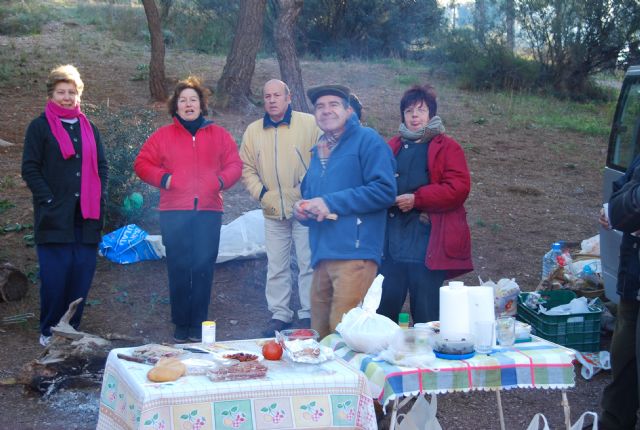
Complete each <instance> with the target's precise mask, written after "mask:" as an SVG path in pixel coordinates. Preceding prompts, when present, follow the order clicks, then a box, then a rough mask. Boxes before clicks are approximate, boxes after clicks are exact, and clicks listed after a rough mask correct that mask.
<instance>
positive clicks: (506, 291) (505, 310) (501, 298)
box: [478, 277, 520, 318]
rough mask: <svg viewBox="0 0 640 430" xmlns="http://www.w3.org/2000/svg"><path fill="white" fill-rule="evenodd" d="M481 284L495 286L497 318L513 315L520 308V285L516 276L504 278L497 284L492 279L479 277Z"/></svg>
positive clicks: (494, 295)
mask: <svg viewBox="0 0 640 430" xmlns="http://www.w3.org/2000/svg"><path fill="white" fill-rule="evenodd" d="M478 280H479V281H480V285H481V286H483V287H493V297H494V308H495V315H496V318H498V317H513V316H515V315H516V312H517V310H518V294H520V286H519V285H518V283H517V282H516V280H515V279H514V278H512V279H508V278H502V279H500V280H499V281H498V283H497V284H496V283H495V282H493V281H492V280H491V279H489V280H488V281H482V278H480V277H478Z"/></svg>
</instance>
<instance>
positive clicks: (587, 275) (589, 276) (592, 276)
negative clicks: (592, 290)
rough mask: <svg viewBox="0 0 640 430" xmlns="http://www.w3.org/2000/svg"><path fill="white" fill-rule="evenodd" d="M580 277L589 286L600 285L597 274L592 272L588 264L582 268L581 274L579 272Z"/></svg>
mask: <svg viewBox="0 0 640 430" xmlns="http://www.w3.org/2000/svg"><path fill="white" fill-rule="evenodd" d="M580 277H581V278H582V279H584V280H585V281H586V282H588V283H589V284H592V285H594V286H597V285H598V284H599V283H600V280H599V278H598V274H597V273H596V272H594V271H593V269H592V268H591V266H590V265H588V264H586V265H585V266H584V267H583V268H582V272H580Z"/></svg>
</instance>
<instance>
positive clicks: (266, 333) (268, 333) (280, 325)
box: [262, 319, 291, 337]
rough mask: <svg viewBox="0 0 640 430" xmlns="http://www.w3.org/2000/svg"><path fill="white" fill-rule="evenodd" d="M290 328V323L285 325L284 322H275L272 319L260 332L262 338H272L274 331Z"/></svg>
mask: <svg viewBox="0 0 640 430" xmlns="http://www.w3.org/2000/svg"><path fill="white" fill-rule="evenodd" d="M290 326H291V323H286V322H284V321H281V320H277V319H272V320H271V321H269V324H268V325H267V327H266V328H265V329H264V330H263V331H262V336H263V337H274V336H275V331H276V330H277V331H281V330H284V329H286V328H289V327H290Z"/></svg>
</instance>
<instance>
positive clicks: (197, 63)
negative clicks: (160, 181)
mask: <svg viewBox="0 0 640 430" xmlns="http://www.w3.org/2000/svg"><path fill="white" fill-rule="evenodd" d="M148 56H149V52H148V50H147V49H146V48H145V47H144V46H140V45H135V44H130V43H125V42H120V41H117V40H115V39H113V38H111V37H110V36H109V35H108V34H105V33H102V32H99V31H95V29H93V28H91V27H86V26H85V27H83V26H79V25H77V24H76V23H74V22H73V21H65V22H52V23H50V24H48V25H47V26H46V27H45V29H44V30H43V32H42V34H39V35H34V36H22V37H6V36H0V58H2V60H0V62H1V66H2V67H0V73H1V74H0V76H1V79H0V98H1V99H2V103H0V118H2V121H0V139H3V140H6V141H9V142H13V143H15V144H14V145H13V146H8V147H0V203H1V205H0V228H1V227H3V226H7V225H10V224H16V223H17V224H20V225H23V226H24V225H27V224H30V223H31V222H32V219H31V217H32V209H31V201H30V199H31V196H30V192H29V190H28V189H27V188H26V186H25V185H24V184H23V182H22V179H21V178H20V160H21V153H22V139H23V135H24V130H25V128H26V126H27V124H28V123H29V122H30V121H31V119H32V118H33V117H35V116H36V115H38V114H39V113H40V112H41V111H42V110H43V107H44V103H45V97H46V91H45V88H44V81H45V79H46V76H47V73H48V70H50V69H51V68H52V67H53V66H55V65H57V64H59V63H73V64H75V65H76V66H77V67H78V68H79V70H80V72H81V73H82V76H83V79H84V81H85V87H86V90H85V95H84V100H83V103H84V105H85V107H87V108H89V107H95V108H99V110H100V111H101V112H102V111H104V110H109V111H113V112H119V111H123V110H124V109H127V110H130V111H137V110H144V111H149V112H150V114H151V115H152V117H153V118H154V123H155V124H157V125H160V124H163V123H166V122H167V121H168V118H167V115H166V113H165V108H164V106H157V105H152V104H150V103H149V102H148V90H147V82H146V81H144V80H134V78H136V76H138V75H139V73H140V72H139V67H138V66H139V65H141V64H142V65H144V64H146V63H147V62H148ZM166 65H167V75H168V76H169V77H170V79H172V80H175V79H178V78H182V77H184V76H186V75H187V74H188V73H194V74H198V75H201V76H203V77H204V78H205V80H206V82H207V84H208V85H210V86H212V87H214V86H215V82H216V81H217V79H218V77H219V76H220V74H221V72H222V67H223V65H224V58H220V57H211V56H206V55H201V54H196V53H192V52H177V51H173V50H169V51H168V52H167V56H166ZM302 69H303V77H304V80H305V85H306V86H307V87H308V86H311V85H316V84H321V83H327V82H339V83H342V84H345V85H348V86H350V87H351V88H352V89H353V91H354V92H355V93H356V94H358V96H359V98H360V100H361V101H362V103H363V105H364V107H365V110H364V115H365V121H366V122H367V123H368V124H369V125H370V126H371V127H374V128H376V129H377V130H378V131H379V132H380V134H381V135H382V136H384V137H385V138H389V137H391V136H392V135H393V134H395V131H396V130H397V127H398V122H399V115H400V114H399V107H398V106H399V101H400V96H401V94H402V92H403V91H404V89H406V87H407V86H408V85H410V84H412V83H414V82H415V83H417V82H427V81H428V82H430V83H432V84H433V85H434V86H435V87H436V89H437V90H438V92H439V108H438V114H439V115H440V116H441V117H442V118H443V121H444V123H445V126H446V128H447V133H448V134H450V135H451V136H452V137H454V138H455V139H456V140H458V141H459V142H460V143H461V144H462V145H463V147H464V148H465V151H466V156H467V161H468V164H469V167H470V170H471V172H472V192H471V195H470V197H469V199H468V201H467V204H466V208H467V211H468V220H469V224H470V225H471V229H472V240H473V258H474V264H475V267H476V270H475V271H474V272H472V273H471V274H469V275H466V276H465V277H463V279H462V280H464V281H465V282H466V283H468V284H476V283H477V282H478V277H481V278H482V279H489V278H491V279H494V280H498V279H499V278H502V277H510V278H515V279H516V281H517V282H518V283H519V284H520V286H521V287H522V289H525V290H531V289H533V288H534V287H535V285H537V283H538V277H539V273H540V265H541V263H540V262H541V257H542V255H543V254H544V253H545V252H546V250H547V249H548V247H549V245H550V244H551V242H553V241H556V240H560V239H562V240H566V241H569V242H579V241H580V240H582V239H585V238H588V237H590V236H592V235H594V234H596V233H597V227H596V222H597V220H596V218H597V212H598V209H599V207H600V205H601V197H600V195H601V172H602V164H603V162H604V157H605V156H604V154H605V150H606V138H605V137H603V136H602V135H601V134H599V135H595V136H594V135H587V134H583V133H578V132H575V131H571V130H569V129H567V128H562V127H560V126H558V124H560V123H561V122H562V121H559V120H558V121H553V120H550V119H549V118H551V119H553V118H555V119H558V118H562V117H571V116H574V115H575V116H583V117H593V118H594V121H595V122H599V123H600V124H606V123H607V122H608V121H610V118H609V117H608V115H609V112H608V111H607V110H606V109H602V108H599V107H597V106H582V107H579V106H576V105H571V104H564V103H560V102H557V101H554V100H551V99H540V98H538V97H534V96H514V95H510V94H489V93H468V92H464V91H461V90H459V89H457V88H456V87H455V85H454V82H453V81H452V80H450V79H448V77H447V76H443V74H441V73H439V68H438V65H435V64H416V63H402V62H400V61H386V62H358V61H353V62H340V61H334V62H328V61H327V62H319V61H311V60H305V61H302ZM278 74H279V72H278V64H277V62H276V61H275V59H273V58H265V59H260V60H259V61H258V63H257V67H256V73H255V75H254V79H253V84H252V87H253V88H254V91H255V93H256V94H259V93H260V90H261V87H262V84H263V83H264V82H265V81H266V80H268V79H270V78H272V77H277V76H278ZM260 115H261V111H260V108H256V110H255V111H253V112H247V113H243V114H238V113H232V112H220V111H216V112H214V114H213V116H212V118H213V119H214V121H216V122H218V123H219V124H221V125H222V126H224V127H226V128H227V129H229V130H230V131H231V133H232V134H233V136H234V137H235V138H236V139H237V140H238V141H239V140H240V138H241V136H242V132H243V130H244V128H245V127H246V126H247V125H248V124H249V123H250V122H251V121H253V120H255V119H256V118H258V117H259V116H260ZM91 119H92V120H94V121H95V122H96V123H97V125H98V127H99V128H100V130H101V133H102V135H108V133H109V129H105V128H104V127H103V126H104V123H102V122H101V121H100V118H99V117H92V118H91ZM126 144H127V142H122V145H126ZM255 207H256V204H255V202H253V201H251V200H250V198H249V197H248V195H247V194H246V193H245V192H244V191H243V190H242V188H241V186H236V187H234V188H233V189H232V190H230V191H229V193H227V196H226V214H225V222H228V221H230V220H232V219H234V218H235V217H237V216H238V215H240V214H241V213H242V212H244V211H246V210H249V209H253V208H255ZM148 228H149V230H150V231H149V232H150V233H158V231H159V230H158V229H157V226H156V225H155V224H154V222H153V220H150V221H149V222H148ZM154 228H155V230H154ZM28 233H29V228H28V227H27V228H26V229H25V230H23V231H17V232H7V233H3V234H0V244H1V245H0V261H9V262H11V263H13V264H14V265H16V266H18V267H19V268H21V269H22V270H23V271H24V272H25V273H28V274H30V275H31V276H33V275H35V274H36V273H37V267H36V265H37V259H36V256H35V252H34V248H32V247H28V246H26V245H25V240H24V235H25V234H28ZM265 271H266V264H265V261H264V260H257V261H246V262H233V263H227V264H225V265H219V266H218V267H217V272H216V278H215V286H214V295H215V297H214V300H213V302H212V305H211V314H212V315H213V316H214V317H215V318H216V319H217V321H218V337H219V338H220V339H237V338H249V337H255V336H257V335H258V333H259V331H260V327H261V324H264V323H265V322H266V321H267V320H268V318H269V314H268V312H267V309H266V303H265V301H264V293H263V288H264V276H265ZM167 295H168V292H167V286H166V272H165V267H164V263H163V262H151V263H141V264H137V265H133V266H116V265H113V264H111V263H108V262H106V261H104V260H101V261H100V262H99V267H98V271H97V273H96V277H95V280H94V286H93V288H92V290H91V292H90V296H89V299H90V303H91V306H89V307H88V308H87V309H86V310H85V317H84V320H83V329H84V330H86V331H89V332H93V333H96V334H104V333H120V334H124V335H128V336H133V337H136V338H138V339H140V341H141V342H143V341H144V342H147V341H155V342H161V341H169V340H170V338H171V333H172V331H171V324H170V322H169V307H168V305H167V300H166V298H167ZM27 312H33V313H35V315H36V317H37V315H38V290H37V286H36V285H33V288H32V290H31V291H30V293H29V295H28V297H27V298H26V299H25V300H23V301H21V302H19V303H9V304H7V303H0V317H6V316H11V315H16V314H22V313H27ZM37 337H38V336H37V321H36V319H31V320H29V322H28V323H26V324H21V325H2V326H0V344H1V345H2V348H0V362H2V363H6V364H5V366H4V367H2V368H1V369H0V379H3V378H6V377H9V376H12V375H13V374H14V373H15V372H16V371H17V370H18V369H19V368H20V366H21V365H22V364H24V363H26V362H28V361H30V360H31V359H33V358H36V357H37V356H38V354H39V353H40V351H41V347H40V346H39V345H38V342H37ZM577 379H580V378H578V377H577ZM607 379H608V375H604V374H601V375H598V376H597V377H596V378H595V379H594V380H593V381H590V382H584V381H583V380H579V381H578V385H577V388H576V389H574V390H571V392H570V393H569V400H570V403H571V404H572V406H573V408H574V409H573V410H574V411H576V412H580V413H582V412H583V411H585V410H596V411H597V410H598V409H599V408H598V403H597V402H598V396H599V393H600V392H601V391H602V387H603V386H604V384H606V382H607ZM65 396H66V397H65ZM97 396H98V392H97V390H89V391H82V392H78V391H74V390H71V391H67V392H64V393H61V394H58V395H56V396H54V397H52V398H51V399H50V400H49V401H40V400H38V399H36V398H33V397H28V396H24V395H23V394H22V391H21V388H20V387H15V386H9V387H0V405H1V406H0V428H8V427H12V425H11V423H17V426H16V427H15V428H21V429H31V428H40V429H42V428H49V429H57V428H67V429H72V428H77V429H85V428H95V421H96V419H97ZM548 396H549V394H548V393H546V392H543V391H522V390H514V391H512V392H508V393H506V394H504V395H503V401H504V405H505V408H506V410H507V417H506V418H507V423H508V428H524V427H525V423H526V422H528V420H529V419H530V418H531V417H532V416H533V415H534V413H535V412H538V411H543V412H544V413H545V414H546V415H547V417H549V418H550V419H551V423H550V424H552V427H553V428H559V426H560V425H561V423H562V418H561V413H562V410H561V407H560V405H559V402H560V394H559V393H553V401H552V402H550V401H549V397H548ZM78 404H82V405H83V406H82V407H77V406H76V405H78ZM462 405H465V407H464V408H462ZM439 406H440V411H441V414H442V419H441V423H442V425H443V427H445V428H484V429H489V428H497V419H496V418H495V417H494V416H493V412H492V413H491V414H489V413H486V412H485V411H488V410H491V411H493V410H494V409H493V408H495V405H494V398H493V394H491V393H476V394H472V395H471V394H469V395H450V396H443V397H442V399H441V400H440V405H439ZM573 415H574V416H577V415H576V413H574V414H573ZM478 417H480V418H478Z"/></svg>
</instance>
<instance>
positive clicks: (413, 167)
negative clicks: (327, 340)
mask: <svg viewBox="0 0 640 430" xmlns="http://www.w3.org/2000/svg"><path fill="white" fill-rule="evenodd" d="M437 109H438V104H437V99H436V93H435V90H434V89H433V87H431V86H429V85H425V86H414V87H411V88H409V89H408V90H407V91H406V92H405V93H404V95H403V96H402V99H401V101H400V117H401V120H402V122H401V124H400V128H399V132H400V134H399V135H397V136H395V137H393V138H392V139H391V140H390V141H389V142H388V143H389V146H390V147H391V150H392V151H393V154H394V156H395V158H396V163H397V171H396V181H397V185H398V196H397V197H396V204H395V205H394V206H392V207H391V208H390V209H389V210H388V214H387V227H386V228H387V230H386V235H385V245H384V255H383V260H382V266H381V269H380V272H381V274H382V275H383V276H384V282H383V284H382V299H381V301H380V307H379V308H378V313H379V314H382V315H385V316H387V317H389V318H391V319H392V320H394V321H397V320H398V314H399V313H400V311H401V310H402V306H403V305H404V302H405V299H406V297H407V292H408V293H409V296H410V309H411V317H412V319H413V322H414V324H415V323H423V322H428V321H436V320H438V319H439V307H440V303H439V294H440V287H441V286H442V284H443V282H444V281H445V279H449V278H453V277H455V276H458V275H461V274H463V273H466V272H469V271H471V270H473V263H472V261H471V235H470V231H469V225H468V224H467V217H466V211H465V209H464V202H465V200H466V199H467V197H468V196H469V191H470V189H471V178H470V176H469V169H468V168H467V162H466V160H465V156H464V151H463V150H462V147H461V146H460V145H459V144H458V143H457V142H456V141H455V140H453V139H452V138H451V137H449V136H447V135H446V134H444V125H443V124H442V120H441V119H440V117H439V116H436V113H437Z"/></svg>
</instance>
